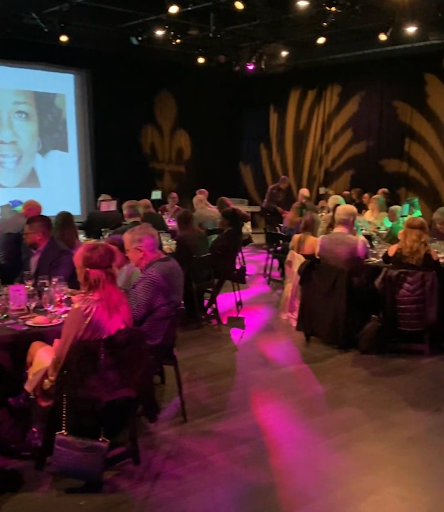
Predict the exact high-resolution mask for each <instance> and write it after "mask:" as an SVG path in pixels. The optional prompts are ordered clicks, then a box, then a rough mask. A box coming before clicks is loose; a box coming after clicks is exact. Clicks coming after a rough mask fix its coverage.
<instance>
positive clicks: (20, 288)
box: [8, 284, 28, 309]
mask: <svg viewBox="0 0 444 512" xmlns="http://www.w3.org/2000/svg"><path fill="white" fill-rule="evenodd" d="M8 292H9V307H10V308H11V309H26V304H27V302H28V299H27V295H26V287H25V285H23V284H14V285H12V286H10V287H9V288H8Z"/></svg>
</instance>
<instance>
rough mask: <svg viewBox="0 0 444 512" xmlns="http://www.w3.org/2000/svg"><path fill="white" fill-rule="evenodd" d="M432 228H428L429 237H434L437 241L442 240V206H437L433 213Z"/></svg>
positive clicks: (443, 216)
mask: <svg viewBox="0 0 444 512" xmlns="http://www.w3.org/2000/svg"><path fill="white" fill-rule="evenodd" d="M432 221H433V222H432V229H431V230H430V238H434V239H435V240H437V241H438V242H444V208H438V209H437V210H436V212H435V213H434V214H433V218H432Z"/></svg>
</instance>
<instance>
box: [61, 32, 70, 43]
mask: <svg viewBox="0 0 444 512" xmlns="http://www.w3.org/2000/svg"><path fill="white" fill-rule="evenodd" d="M59 41H60V42H61V43H63V44H67V43H69V35H68V34H64V33H63V34H60V35H59Z"/></svg>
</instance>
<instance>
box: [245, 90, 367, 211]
mask: <svg viewBox="0 0 444 512" xmlns="http://www.w3.org/2000/svg"><path fill="white" fill-rule="evenodd" d="M341 92H342V87H341V86H339V85H336V84H335V85H331V86H329V87H328V88H327V89H326V90H320V89H315V90H305V89H293V90H292V91H291V93H290V97H289V99H288V103H287V107H286V111H285V112H282V113H279V112H278V110H277V108H276V107H275V106H274V105H272V106H271V107H270V118H269V132H270V142H269V144H265V143H262V144H261V146H260V154H261V161H262V169H263V173H264V177H265V181H266V184H267V186H270V185H271V184H273V183H274V182H276V181H277V179H278V178H279V176H282V175H284V174H285V175H287V176H288V177H289V178H290V182H291V187H292V190H293V193H294V194H295V195H296V193H297V190H298V189H299V188H301V187H306V188H308V189H309V190H310V191H311V193H312V194H313V195H314V194H316V192H317V189H318V187H319V186H321V185H327V186H329V187H331V188H333V189H335V188H338V189H340V190H341V191H342V190H345V189H347V188H348V187H349V184H350V178H351V175H352V174H353V172H354V169H353V168H352V163H353V160H354V159H355V158H356V157H358V156H359V155H362V153H364V152H365V151H366V150H367V144H368V143H367V142H366V141H362V142H357V143H356V142H354V140H353V130H352V128H351V127H350V121H351V119H352V118H353V116H354V115H355V114H356V112H357V111H358V109H359V105H360V103H361V100H362V98H363V96H364V93H358V94H356V95H354V96H353V97H352V98H351V99H350V100H348V101H343V100H342V98H341ZM240 170H241V173H242V178H243V180H244V183H245V186H246V187H247V190H248V192H249V194H250V197H251V199H252V200H253V201H254V202H255V203H256V204H261V197H262V195H263V194H261V193H260V191H259V190H258V188H257V186H256V183H255V180H254V178H253V176H254V173H253V169H252V166H251V165H250V164H246V163H241V164H240ZM262 192H263V191H262Z"/></svg>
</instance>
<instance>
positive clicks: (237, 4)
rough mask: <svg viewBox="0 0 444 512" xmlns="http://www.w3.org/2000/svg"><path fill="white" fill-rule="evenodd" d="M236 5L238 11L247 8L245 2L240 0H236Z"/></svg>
mask: <svg viewBox="0 0 444 512" xmlns="http://www.w3.org/2000/svg"><path fill="white" fill-rule="evenodd" d="M234 7H236V9H237V10H238V11H243V10H244V9H245V4H244V2H240V0H236V2H234Z"/></svg>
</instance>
